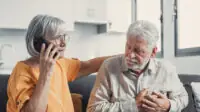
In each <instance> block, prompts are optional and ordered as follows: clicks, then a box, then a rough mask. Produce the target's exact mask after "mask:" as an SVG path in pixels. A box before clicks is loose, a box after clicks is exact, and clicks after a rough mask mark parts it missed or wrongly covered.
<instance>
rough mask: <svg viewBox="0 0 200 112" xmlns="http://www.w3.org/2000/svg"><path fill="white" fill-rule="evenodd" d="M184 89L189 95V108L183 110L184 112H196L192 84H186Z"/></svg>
mask: <svg viewBox="0 0 200 112" xmlns="http://www.w3.org/2000/svg"><path fill="white" fill-rule="evenodd" d="M184 87H185V89H186V91H187V93H188V101H189V103H188V106H187V107H186V108H185V109H183V110H182V112H196V109H195V105H194V99H193V98H194V97H193V93H192V87H191V85H190V84H184Z"/></svg>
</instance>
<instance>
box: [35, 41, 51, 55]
mask: <svg viewBox="0 0 200 112" xmlns="http://www.w3.org/2000/svg"><path fill="white" fill-rule="evenodd" d="M42 44H45V49H47V48H48V46H49V43H48V42H47V41H46V40H45V39H43V38H38V39H35V40H34V43H33V46H34V48H35V50H36V51H37V52H39V53H40V52H41V49H42Z"/></svg>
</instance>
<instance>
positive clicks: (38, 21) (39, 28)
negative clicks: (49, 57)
mask: <svg viewBox="0 0 200 112" xmlns="http://www.w3.org/2000/svg"><path fill="white" fill-rule="evenodd" d="M62 25H65V22H64V21H63V20H61V19H59V18H57V17H53V16H49V15H36V16H35V17H34V18H33V19H32V20H31V22H30V24H29V26H28V30H27V33H26V47H27V50H28V53H29V54H30V55H31V56H38V55H39V52H37V51H36V50H35V47H34V40H35V39H38V38H48V37H47V34H48V35H50V36H51V37H56V35H57V34H58V32H59V30H60V28H61V26H62ZM62 29H63V27H62Z"/></svg>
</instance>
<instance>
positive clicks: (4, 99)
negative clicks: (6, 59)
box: [0, 75, 9, 112]
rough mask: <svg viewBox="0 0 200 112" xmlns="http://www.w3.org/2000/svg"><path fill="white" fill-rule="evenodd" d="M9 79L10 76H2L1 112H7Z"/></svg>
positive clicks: (0, 91) (0, 89) (0, 92)
mask: <svg viewBox="0 0 200 112" xmlns="http://www.w3.org/2000/svg"><path fill="white" fill-rule="evenodd" d="M8 78H9V75H0V112H6V102H7V100H8V97H7V82H8Z"/></svg>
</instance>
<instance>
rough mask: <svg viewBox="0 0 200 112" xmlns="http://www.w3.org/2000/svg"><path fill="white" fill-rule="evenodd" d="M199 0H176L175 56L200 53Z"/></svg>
mask: <svg viewBox="0 0 200 112" xmlns="http://www.w3.org/2000/svg"><path fill="white" fill-rule="evenodd" d="M199 5H200V1H199V0H179V1H178V0H175V4H174V12H175V14H176V15H175V56H194V55H199V54H200V34H199V26H200V21H199V20H200V13H198V10H199Z"/></svg>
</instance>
